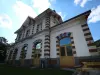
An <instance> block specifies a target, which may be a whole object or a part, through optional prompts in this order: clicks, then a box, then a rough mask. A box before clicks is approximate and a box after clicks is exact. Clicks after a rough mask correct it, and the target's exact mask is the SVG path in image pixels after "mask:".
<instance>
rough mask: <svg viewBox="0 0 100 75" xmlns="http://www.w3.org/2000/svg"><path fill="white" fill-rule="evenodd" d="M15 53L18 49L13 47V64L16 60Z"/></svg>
mask: <svg viewBox="0 0 100 75" xmlns="http://www.w3.org/2000/svg"><path fill="white" fill-rule="evenodd" d="M17 53H18V49H17V48H15V50H14V52H13V64H15V60H16V57H17Z"/></svg>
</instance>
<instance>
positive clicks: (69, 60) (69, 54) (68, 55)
mask: <svg viewBox="0 0 100 75" xmlns="http://www.w3.org/2000/svg"><path fill="white" fill-rule="evenodd" d="M71 36H72V33H71V32H67V33H62V34H60V35H59V36H57V40H58V44H57V50H59V56H60V66H61V67H73V66H74V57H73V50H72V41H71Z"/></svg>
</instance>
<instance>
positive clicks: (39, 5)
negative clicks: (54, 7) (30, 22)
mask: <svg viewBox="0 0 100 75" xmlns="http://www.w3.org/2000/svg"><path fill="white" fill-rule="evenodd" d="M51 1H54V0H51ZM50 6H51V3H50V0H33V8H36V9H37V10H38V13H39V14H40V13H41V12H43V11H44V10H46V9H47V8H49V7H50Z"/></svg>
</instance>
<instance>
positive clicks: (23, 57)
mask: <svg viewBox="0 0 100 75" xmlns="http://www.w3.org/2000/svg"><path fill="white" fill-rule="evenodd" d="M27 50H28V44H24V46H23V47H22V50H21V54H20V62H21V65H24V59H25V58H26V53H27Z"/></svg>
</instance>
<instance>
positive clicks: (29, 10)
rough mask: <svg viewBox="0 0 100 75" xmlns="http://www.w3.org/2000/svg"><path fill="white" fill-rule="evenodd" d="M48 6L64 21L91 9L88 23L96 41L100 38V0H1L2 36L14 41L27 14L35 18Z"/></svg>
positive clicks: (0, 32)
mask: <svg viewBox="0 0 100 75" xmlns="http://www.w3.org/2000/svg"><path fill="white" fill-rule="evenodd" d="M47 8H51V9H53V10H56V12H57V13H58V14H59V15H61V17H62V19H63V21H65V20H68V19H70V18H72V17H74V16H76V15H78V14H81V13H83V12H85V11H87V10H91V11H92V12H91V14H90V15H89V17H88V25H89V27H90V31H91V33H92V36H93V39H94V41H96V40H98V39H100V0H0V37H5V38H6V39H7V40H8V43H13V42H14V41H15V38H16V34H14V32H15V31H16V30H17V29H18V28H20V27H21V25H22V23H23V22H24V21H25V19H26V18H27V16H31V17H33V18H34V17H36V16H37V15H38V14H40V13H41V12H43V11H44V10H46V9H47Z"/></svg>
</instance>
